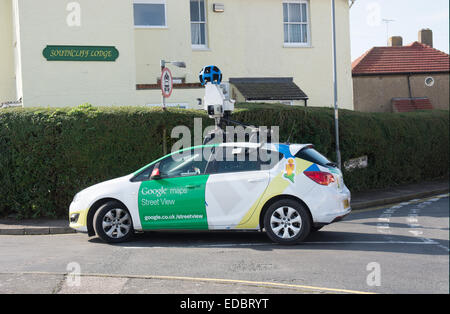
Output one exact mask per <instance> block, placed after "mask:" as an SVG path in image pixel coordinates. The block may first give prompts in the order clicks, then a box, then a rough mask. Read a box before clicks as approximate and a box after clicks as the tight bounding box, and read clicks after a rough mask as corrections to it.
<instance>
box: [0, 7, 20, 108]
mask: <svg viewBox="0 0 450 314" xmlns="http://www.w3.org/2000/svg"><path fill="white" fill-rule="evenodd" d="M12 12H13V10H12V0H0V103H2V102H7V101H14V100H17V97H16V78H15V68H14V46H13V41H14V39H13V15H12Z"/></svg>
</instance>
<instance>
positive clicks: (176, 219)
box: [138, 175, 209, 230]
mask: <svg viewBox="0 0 450 314" xmlns="http://www.w3.org/2000/svg"><path fill="white" fill-rule="evenodd" d="M208 177H209V175H198V176H189V177H177V178H170V179H161V180H150V181H145V182H142V184H141V186H140V188H139V197H138V202H139V216H140V218H141V224H142V227H143V229H144V230H154V229H197V230H198V229H201V230H206V229H208V220H207V217H206V206H205V187H206V181H207V180H208Z"/></svg>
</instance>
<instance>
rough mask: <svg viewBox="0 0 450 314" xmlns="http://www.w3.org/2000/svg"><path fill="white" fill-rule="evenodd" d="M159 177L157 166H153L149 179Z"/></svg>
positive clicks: (157, 178)
mask: <svg viewBox="0 0 450 314" xmlns="http://www.w3.org/2000/svg"><path fill="white" fill-rule="evenodd" d="M159 179H161V173H160V172H159V168H155V169H153V171H152V174H151V175H150V180H159Z"/></svg>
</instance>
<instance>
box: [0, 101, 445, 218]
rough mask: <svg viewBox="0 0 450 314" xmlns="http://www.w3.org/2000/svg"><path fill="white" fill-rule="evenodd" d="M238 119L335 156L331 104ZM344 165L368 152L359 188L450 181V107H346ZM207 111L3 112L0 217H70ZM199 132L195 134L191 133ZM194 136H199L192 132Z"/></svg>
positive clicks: (245, 110) (254, 110)
mask: <svg viewBox="0 0 450 314" xmlns="http://www.w3.org/2000/svg"><path fill="white" fill-rule="evenodd" d="M238 108H239V109H238V110H237V111H236V113H235V114H234V115H233V119H235V120H238V121H242V122H246V123H248V124H252V125H257V126H258V125H262V126H277V125H278V126H279V127H280V141H285V140H287V139H288V137H289V136H290V142H291V143H313V144H315V146H316V148H317V150H319V151H320V152H322V153H323V154H325V155H326V156H327V157H329V158H330V159H332V160H335V142H334V118H333V117H334V112H333V110H332V109H328V108H300V107H290V106H283V105H267V104H266V105H264V104H241V105H239V106H238ZM339 116H340V134H341V136H340V138H341V151H342V160H343V161H345V160H348V159H350V158H355V157H359V156H363V155H367V156H368V158H369V167H368V168H366V169H358V170H353V171H351V172H346V171H344V176H345V181H346V184H347V185H348V186H349V188H350V189H351V190H352V191H361V190H367V189H372V188H382V187H388V186H394V185H397V184H402V183H411V182H418V181H421V180H428V179H434V178H441V177H447V176H448V156H449V151H448V150H449V149H448V143H449V117H448V112H447V111H431V112H415V113H405V114H376V113H373V114H367V113H358V112H353V111H347V110H341V111H340V112H339ZM195 117H200V118H202V122H203V127H206V126H208V125H211V124H213V121H212V120H211V119H209V118H208V117H207V116H206V114H205V113H204V112H201V111H195V110H181V109H169V110H168V111H166V112H164V111H162V110H161V109H159V108H145V107H104V108H103V107H102V108H95V107H92V106H89V105H83V106H80V107H77V108H67V109H61V108H58V109H55V108H54V109H6V110H2V111H0V153H1V155H0V217H5V216H8V215H15V216H16V217H17V218H36V217H49V218H51V217H66V216H67V209H68V206H69V204H70V202H71V200H72V198H73V196H74V195H75V194H76V193H77V192H78V191H80V190H82V189H83V188H86V187H88V186H90V185H93V184H95V183H98V182H101V181H104V180H108V179H111V178H115V177H119V176H122V175H126V174H129V173H132V172H133V171H135V170H137V169H139V168H141V167H142V166H143V165H145V164H147V163H149V162H151V161H152V160H154V159H156V158H158V157H160V156H161V155H162V154H163V139H162V134H163V132H164V129H165V130H166V140H167V147H168V148H169V150H170V147H171V146H172V144H173V143H174V142H175V141H177V139H171V138H170V134H171V130H172V128H173V127H175V126H177V125H185V126H187V127H189V128H190V129H191V130H193V123H194V118H195ZM192 133H193V132H192ZM192 136H193V134H192Z"/></svg>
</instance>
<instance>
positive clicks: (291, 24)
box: [283, 0, 310, 46]
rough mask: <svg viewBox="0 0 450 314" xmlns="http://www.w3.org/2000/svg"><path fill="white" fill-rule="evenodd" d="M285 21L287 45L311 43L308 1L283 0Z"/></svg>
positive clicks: (285, 42)
mask: <svg viewBox="0 0 450 314" xmlns="http://www.w3.org/2000/svg"><path fill="white" fill-rule="evenodd" d="M283 23H284V44H285V46H308V45H309V42H310V41H309V16H308V1H304V0H291V1H285V2H283Z"/></svg>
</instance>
